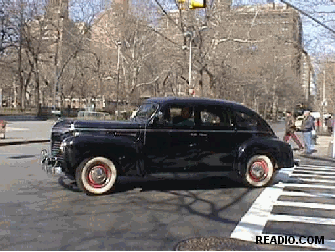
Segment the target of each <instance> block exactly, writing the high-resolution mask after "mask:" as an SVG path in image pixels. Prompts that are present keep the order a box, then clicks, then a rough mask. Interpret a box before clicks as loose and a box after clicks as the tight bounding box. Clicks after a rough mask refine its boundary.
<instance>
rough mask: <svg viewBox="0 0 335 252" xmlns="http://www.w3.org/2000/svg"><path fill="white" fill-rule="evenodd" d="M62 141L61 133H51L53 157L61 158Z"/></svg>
mask: <svg viewBox="0 0 335 252" xmlns="http://www.w3.org/2000/svg"><path fill="white" fill-rule="evenodd" d="M61 143H62V139H61V134H60V133H55V132H53V133H52V135H51V155H52V157H58V158H61V156H62V155H61V152H60V149H59V147H60V144H61Z"/></svg>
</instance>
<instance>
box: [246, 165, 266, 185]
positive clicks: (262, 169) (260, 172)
mask: <svg viewBox="0 0 335 252" xmlns="http://www.w3.org/2000/svg"><path fill="white" fill-rule="evenodd" d="M267 172H268V167H267V164H266V162H264V161H257V162H255V163H253V164H252V165H251V167H250V176H251V178H252V179H253V180H254V181H257V182H258V181H260V180H262V179H264V178H266V176H267Z"/></svg>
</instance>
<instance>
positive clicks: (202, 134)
mask: <svg viewBox="0 0 335 252" xmlns="http://www.w3.org/2000/svg"><path fill="white" fill-rule="evenodd" d="M199 136H201V137H206V136H208V135H207V134H204V133H199Z"/></svg>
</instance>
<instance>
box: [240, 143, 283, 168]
mask: <svg viewBox="0 0 335 252" xmlns="http://www.w3.org/2000/svg"><path fill="white" fill-rule="evenodd" d="M255 155H266V156H267V157H269V158H270V160H271V161H272V163H273V165H274V167H275V168H278V165H277V164H278V160H280V145H278V143H277V141H276V140H273V139H271V138H270V139H266V140H264V139H261V140H260V139H256V138H255V139H250V140H249V141H247V142H245V143H243V144H242V145H241V146H240V147H239V148H238V150H237V155H236V157H235V162H234V170H235V171H236V172H237V174H239V175H242V174H243V171H244V169H245V168H246V164H247V162H248V160H249V159H250V158H251V157H252V156H255Z"/></svg>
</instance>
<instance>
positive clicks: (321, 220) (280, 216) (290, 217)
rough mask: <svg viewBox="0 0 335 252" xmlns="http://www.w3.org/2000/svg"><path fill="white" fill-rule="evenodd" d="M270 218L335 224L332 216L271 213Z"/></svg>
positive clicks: (271, 219) (273, 219)
mask: <svg viewBox="0 0 335 252" xmlns="http://www.w3.org/2000/svg"><path fill="white" fill-rule="evenodd" d="M268 220H270V221H287V222H302V223H310V224H322V225H335V219H331V218H320V217H310V216H296V215H284V214H271V215H270V216H269V219H268Z"/></svg>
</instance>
